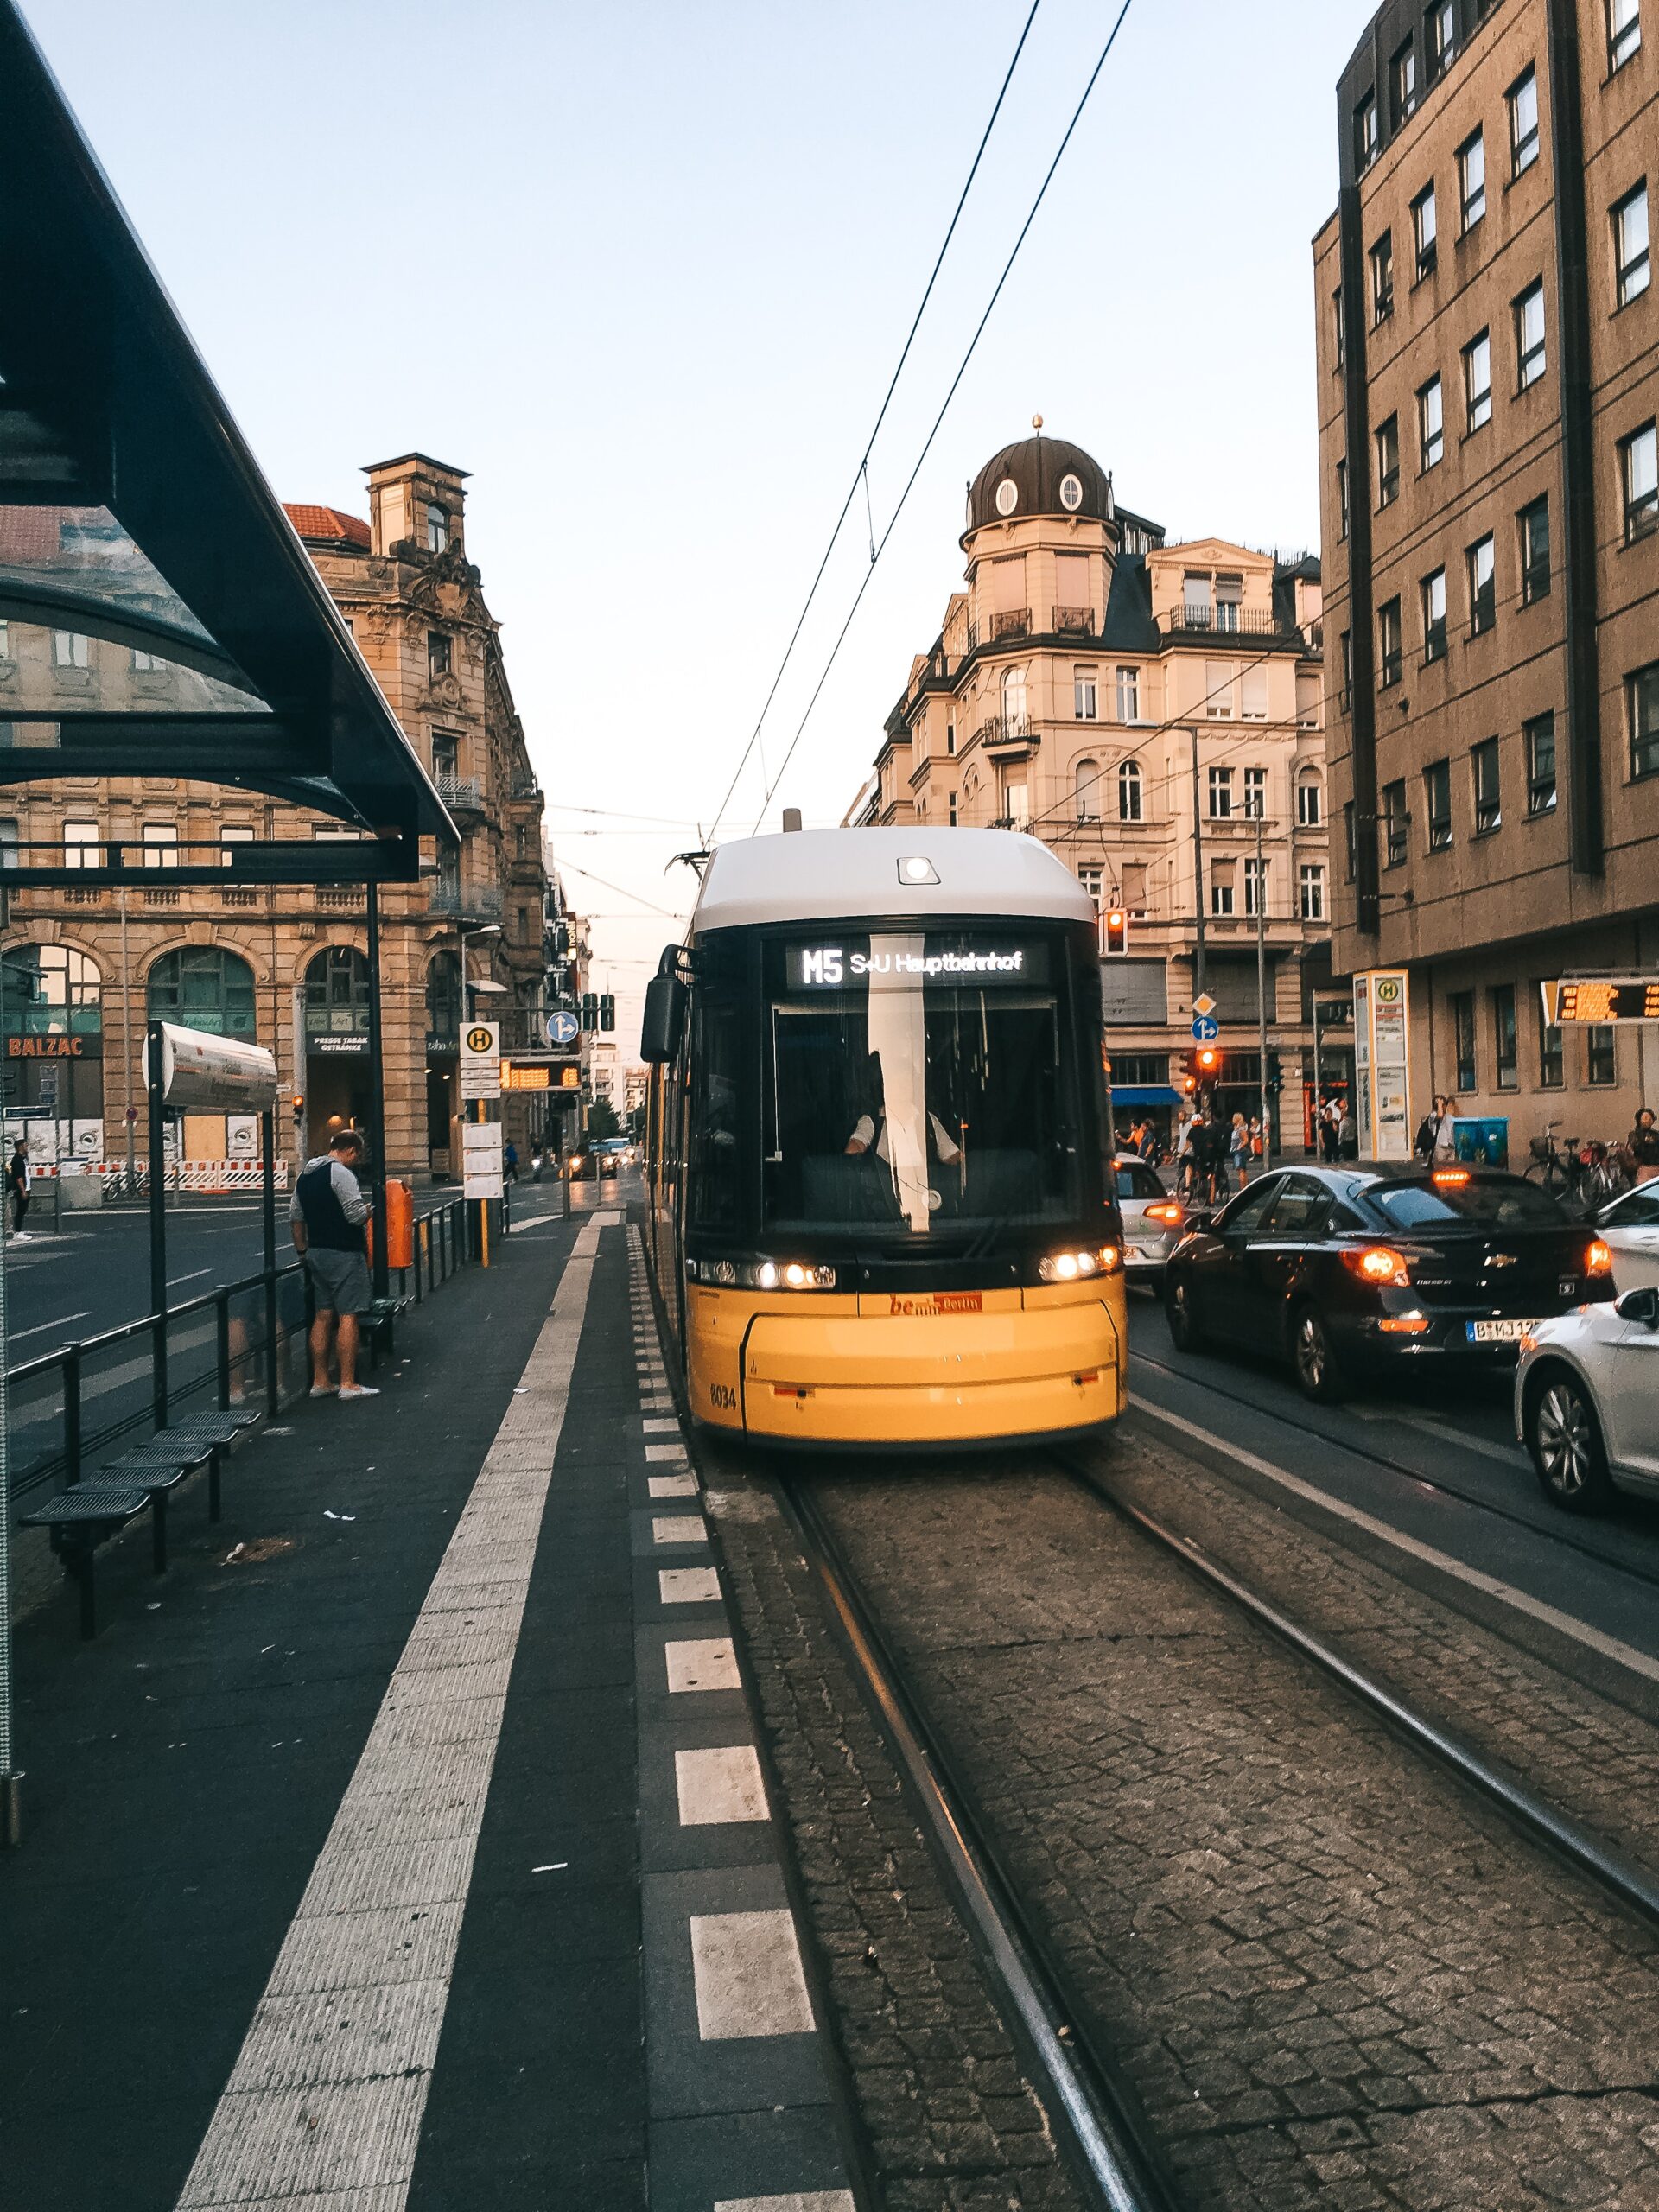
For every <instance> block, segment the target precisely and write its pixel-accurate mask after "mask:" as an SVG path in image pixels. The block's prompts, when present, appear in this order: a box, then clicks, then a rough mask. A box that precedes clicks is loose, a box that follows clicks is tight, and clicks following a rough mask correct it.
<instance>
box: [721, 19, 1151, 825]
mask: <svg viewBox="0 0 1659 2212" xmlns="http://www.w3.org/2000/svg"><path fill="white" fill-rule="evenodd" d="M1041 4H1042V0H1032V4H1031V10H1030V13H1029V14H1028V15H1027V17H1026V20H1025V22H1024V23H1023V25H1022V26H1021V27H1020V36H1019V39H1018V40H1017V41H1016V42H1015V45H1014V54H1013V58H1012V59H1011V60H1010V61H1009V63H1008V66H1007V69H1006V70H1005V71H1004V72H1003V76H1002V82H1001V86H999V87H998V90H997V95H996V100H995V105H993V107H992V109H991V112H990V117H989V119H988V121H987V123H986V125H985V128H984V130H982V132H981V134H980V140H979V144H978V145H977V147H976V149H975V150H974V158H973V162H972V163H971V165H970V166H969V171H968V175H967V179H966V181H964V183H963V188H962V190H961V192H960V193H959V194H957V204H956V207H955V208H954V209H953V210H952V212H951V216H950V223H949V225H948V226H947V227H946V230H945V233H944V240H943V242H942V244H941V245H940V247H939V250H938V254H937V255H936V256H935V257H934V261H933V266H932V269H931V270H930V271H929V274H928V279H927V283H926V285H925V288H924V289H923V292H922V297H921V302H920V304H919V306H918V308H917V309H916V313H915V315H914V316H913V317H912V320H911V325H910V328H909V330H908V331H907V332H906V336H905V342H904V345H903V346H902V347H901V348H900V350H899V359H898V363H897V365H895V367H894V369H893V374H892V376H891V377H890V378H889V379H888V381H887V391H885V392H884V393H883V395H882V398H881V404H880V408H878V410H876V417H875V422H874V425H873V426H872V428H871V430H870V435H869V436H868V438H867V439H866V441H865V444H864V450H863V453H862V454H861V455H860V457H859V463H858V467H856V468H855V470H854V472H853V480H852V482H851V483H850V484H849V486H848V487H847V496H846V498H845V499H843V500H842V503H841V512H840V513H839V514H838V515H837V516H836V520H835V527H834V528H833V529H832V530H831V531H830V532H829V543H828V544H826V545H825V547H824V549H823V559H822V560H821V561H820V562H819V563H818V565H817V572H816V574H815V575H814V576H813V578H812V582H811V585H810V588H809V590H808V592H807V594H806V599H805V601H804V604H803V605H802V607H801V611H800V613H799V614H798V616H797V617H796V620H795V627H794V628H793V629H792V630H791V632H790V633H789V643H788V644H787V645H785V648H784V657H783V658H782V660H780V661H779V664H778V672H777V674H776V675H775V676H774V677H772V686H771V689H770V690H768V691H767V693H766V699H765V701H764V702H763V703H762V705H761V709H760V715H759V716H758V717H757V719H756V721H755V725H754V728H753V730H752V731H751V732H750V734H749V741H748V742H747V745H746V746H745V747H743V750H742V752H741V754H740V755H739V756H738V762H737V766H736V767H735V768H734V769H733V771H732V779H731V781H730V783H729V784H728V785H727V786H726V795H725V797H724V798H722V799H721V802H720V804H719V806H718V807H717V808H716V809H715V818H714V820H713V822H712V823H710V824H709V842H710V843H711V844H712V843H713V842H714V839H715V834H716V832H717V831H718V830H719V828H720V825H721V821H722V820H723V819H724V817H725V813H726V810H727V808H728V806H729V805H730V804H731V803H732V794H733V792H734V791H735V790H736V789H737V784H738V779H739V777H741V774H742V773H743V771H744V769H745V768H746V767H747V766H748V763H749V756H750V754H751V753H753V751H754V749H755V747H757V746H758V745H759V744H760V732H761V729H762V728H763V727H764V726H765V723H766V716H767V715H769V714H770V713H771V711H772V701H773V700H774V699H775V698H776V697H777V696H778V687H779V684H780V683H782V682H783V680H784V674H785V671H786V670H787V668H788V666H789V664H790V662H791V659H792V658H793V657H794V652H795V647H796V644H797V642H798V639H799V638H800V634H801V632H802V630H803V628H804V626H805V623H806V618H807V616H808V615H809V614H810V613H811V611H812V605H813V601H815V600H816V599H817V595H818V586H819V585H820V584H821V583H822V582H823V576H824V571H825V569H828V567H829V557H830V556H831V554H833V553H834V551H835V550H836V543H837V542H838V541H839V539H840V537H841V532H842V524H844V523H845V522H846V520H847V517H848V515H849V513H850V512H851V510H852V505H853V501H854V500H855V499H856V498H857V497H858V489H859V486H860V485H861V484H862V485H863V486H864V492H865V498H866V500H867V502H868V497H869V475H868V470H869V461H870V454H871V453H872V451H873V450H874V446H875V441H876V439H877V437H878V435H880V429H881V425H882V423H884V422H885V421H886V420H887V410H888V408H889V407H890V406H891V405H892V404H893V393H894V391H896V390H897V389H898V385H899V377H900V376H901V374H902V373H903V372H904V366H905V364H906V361H907V360H908V359H910V349H911V347H912V346H913V345H914V344H915V342H916V333H917V332H918V329H919V328H920V327H921V321H922V317H923V315H925V313H926V311H927V303H928V302H929V301H930V300H931V298H932V296H933V287H934V285H935V284H936V283H938V276H939V271H940V270H941V269H942V268H943V267H944V257H945V255H946V253H947V252H949V251H950V241H951V239H952V238H954V237H955V236H956V234H957V224H958V223H959V222H960V221H961V219H962V211H963V207H965V206H966V205H967V201H968V194H969V192H970V191H971V190H972V189H973V183H974V179H975V178H976V176H977V175H978V174H979V165H980V163H981V162H982V160H983V159H984V157H985V149H986V147H987V146H988V144H989V143H990V138H991V133H992V131H993V130H995V127H996V118H997V117H998V116H999V115H1000V114H1001V112H1002V103H1003V101H1004V100H1005V99H1007V92H1008V86H1010V85H1011V84H1012V83H1013V82H1014V71H1015V69H1016V68H1018V67H1019V65H1020V55H1021V54H1023V53H1024V51H1025V46H1026V41H1027V38H1028V37H1029V36H1030V35H1031V27H1032V25H1033V22H1035V21H1036V19H1037V10H1038V9H1039V6H1040V5H1041ZM1125 4H1126V6H1127V4H1128V0H1125ZM878 557H879V556H878V553H877V550H876V547H875V544H874V527H873V526H872V533H871V547H870V566H871V568H872V569H874V566H875V563H876V561H877V559H878ZM779 773H780V774H781V770H780V771H779ZM767 797H768V798H770V797H771V791H770V790H769V791H768V792H767Z"/></svg>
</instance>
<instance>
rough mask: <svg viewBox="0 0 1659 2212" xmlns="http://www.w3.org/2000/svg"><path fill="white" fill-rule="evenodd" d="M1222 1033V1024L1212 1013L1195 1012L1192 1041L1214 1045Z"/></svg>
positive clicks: (1197, 1043) (1196, 1043) (1198, 1043)
mask: <svg viewBox="0 0 1659 2212" xmlns="http://www.w3.org/2000/svg"><path fill="white" fill-rule="evenodd" d="M1220 1034H1221V1024H1220V1023H1219V1022H1218V1021H1217V1020H1216V1018H1215V1016H1214V1014H1194V1015H1193V1017H1192V1041H1193V1043H1194V1044H1195V1045H1213V1044H1214V1043H1215V1041H1216V1039H1217V1037H1219V1036H1220Z"/></svg>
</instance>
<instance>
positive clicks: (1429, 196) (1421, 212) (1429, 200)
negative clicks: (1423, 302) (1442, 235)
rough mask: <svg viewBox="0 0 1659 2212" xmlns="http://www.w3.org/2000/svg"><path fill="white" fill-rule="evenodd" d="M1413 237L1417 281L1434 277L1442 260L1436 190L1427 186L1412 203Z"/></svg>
mask: <svg viewBox="0 0 1659 2212" xmlns="http://www.w3.org/2000/svg"><path fill="white" fill-rule="evenodd" d="M1411 237H1412V243H1413V245H1414V246H1415V247H1416V249H1417V281H1418V283H1420V284H1421V282H1422V280H1423V278H1424V277H1432V276H1433V273H1434V264H1435V263H1436V262H1437V261H1438V259H1439V258H1440V248H1439V245H1438V238H1439V232H1438V230H1437V228H1436V222H1435V212H1434V188H1433V185H1432V184H1429V185H1425V186H1424V188H1423V189H1422V190H1421V192H1420V193H1419V194H1418V195H1417V197H1416V198H1415V199H1414V200H1413V201H1412V203H1411Z"/></svg>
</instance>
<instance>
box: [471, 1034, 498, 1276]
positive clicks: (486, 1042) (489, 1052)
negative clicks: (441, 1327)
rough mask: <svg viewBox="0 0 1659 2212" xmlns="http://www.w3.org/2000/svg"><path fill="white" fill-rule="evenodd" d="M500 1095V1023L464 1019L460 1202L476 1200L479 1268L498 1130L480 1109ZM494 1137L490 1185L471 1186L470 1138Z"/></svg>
mask: <svg viewBox="0 0 1659 2212" xmlns="http://www.w3.org/2000/svg"><path fill="white" fill-rule="evenodd" d="M499 1096H501V1025H500V1023H499V1021H468V1022H464V1023H463V1024H462V1025H461V1110H462V1112H463V1113H464V1112H465V1111H466V1109H467V1107H468V1106H470V1107H471V1108H472V1109H473V1116H474V1119H473V1122H472V1124H471V1125H470V1126H468V1125H467V1123H466V1122H463V1123H462V1125H461V1174H462V1179H463V1180H462V1189H461V1197H462V1199H463V1201H464V1200H466V1199H467V1198H476V1199H477V1201H478V1258H479V1264H480V1267H486V1268H487V1267H488V1266H489V1264H490V1200H491V1198H499V1197H500V1195H501V1132H500V1128H499V1126H497V1127H495V1128H491V1127H490V1125H489V1124H488V1123H487V1122H486V1121H485V1117H484V1109H485V1107H486V1104H487V1103H488V1102H489V1101H490V1100H491V1099H494V1098H499ZM483 1135H492V1136H493V1137H494V1139H495V1153H494V1157H495V1178H494V1187H493V1189H491V1190H489V1191H482V1190H479V1191H475V1190H474V1188H473V1171H472V1155H471V1153H470V1150H469V1147H470V1145H471V1143H472V1142H473V1141H474V1139H475V1138H477V1137H480V1136H483Z"/></svg>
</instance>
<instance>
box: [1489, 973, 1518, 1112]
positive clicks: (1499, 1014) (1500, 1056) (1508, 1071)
mask: <svg viewBox="0 0 1659 2212" xmlns="http://www.w3.org/2000/svg"><path fill="white" fill-rule="evenodd" d="M1492 1042H1493V1045H1494V1046H1495V1048H1496V1052H1497V1087H1498V1089H1499V1090H1515V1089H1516V1085H1517V1084H1518V1083H1519V1081H1520V1068H1519V1065H1518V1061H1519V1057H1520V1056H1519V1054H1518V1053H1517V1052H1516V1035H1515V985H1514V984H1513V983H1499V984H1498V985H1497V987H1496V988H1495V989H1494V990H1493V992H1492Z"/></svg>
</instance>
